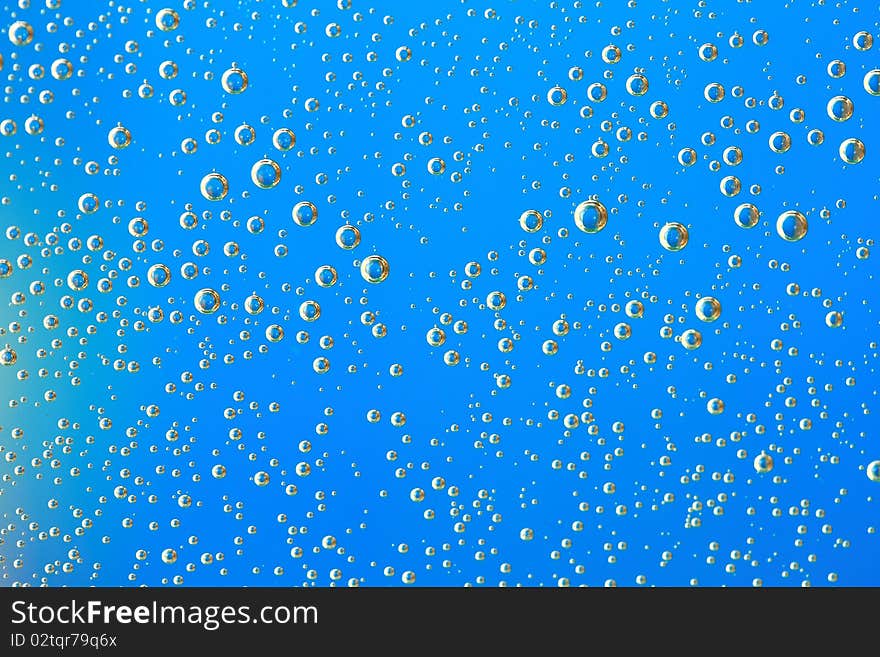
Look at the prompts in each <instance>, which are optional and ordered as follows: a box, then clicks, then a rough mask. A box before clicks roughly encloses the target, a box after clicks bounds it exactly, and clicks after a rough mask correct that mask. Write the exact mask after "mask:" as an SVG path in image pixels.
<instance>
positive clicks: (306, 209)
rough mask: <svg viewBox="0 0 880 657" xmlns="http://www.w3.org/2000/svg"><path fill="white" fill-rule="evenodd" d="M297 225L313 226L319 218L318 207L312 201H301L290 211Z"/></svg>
mask: <svg viewBox="0 0 880 657" xmlns="http://www.w3.org/2000/svg"><path fill="white" fill-rule="evenodd" d="M290 215H291V217H292V218H293V222H294V223H295V224H296V225H297V226H303V227H306V226H311V225H312V224H314V223H315V222H316V221H317V220H318V208H317V207H316V206H315V204H314V203H312V202H311V201H300V202H299V203H297V204H296V205H294V206H293V209H292V210H291V212H290Z"/></svg>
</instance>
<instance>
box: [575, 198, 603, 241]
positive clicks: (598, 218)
mask: <svg viewBox="0 0 880 657" xmlns="http://www.w3.org/2000/svg"><path fill="white" fill-rule="evenodd" d="M574 223H575V225H576V226H577V227H578V229H579V230H581V231H582V232H584V233H588V234H592V233H598V232H599V231H601V230H602V229H603V228H605V225H606V224H607V223H608V210H607V209H606V208H605V206H604V205H603V204H602V203H601V202H599V201H597V200H594V199H590V200H587V201H583V202H581V203H580V204H578V206H577V207H576V208H575V210H574Z"/></svg>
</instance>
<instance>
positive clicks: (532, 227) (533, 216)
mask: <svg viewBox="0 0 880 657" xmlns="http://www.w3.org/2000/svg"><path fill="white" fill-rule="evenodd" d="M519 226H520V228H522V229H523V230H524V231H525V232H527V233H537V232H538V231H539V230H541V228H542V227H543V226H544V217H543V216H542V215H541V213H540V212H538V211H537V210H526V211H525V212H523V213H522V214H521V215H520V216H519Z"/></svg>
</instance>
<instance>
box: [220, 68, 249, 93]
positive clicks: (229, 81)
mask: <svg viewBox="0 0 880 657" xmlns="http://www.w3.org/2000/svg"><path fill="white" fill-rule="evenodd" d="M220 85H221V86H222V87H223V91H225V92H226V93H228V94H240V93H242V92H244V91H245V89H247V87H248V76H247V73H245V72H244V71H242V70H241V69H240V68H237V67H235V66H233V67H232V68H230V69H227V70H226V71H224V73H223V75H222V76H221V78H220Z"/></svg>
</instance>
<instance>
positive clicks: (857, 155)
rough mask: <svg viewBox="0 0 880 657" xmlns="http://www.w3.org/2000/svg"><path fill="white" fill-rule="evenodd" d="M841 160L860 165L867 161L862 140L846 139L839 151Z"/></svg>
mask: <svg viewBox="0 0 880 657" xmlns="http://www.w3.org/2000/svg"><path fill="white" fill-rule="evenodd" d="M837 150H838V154H839V155H840V159H841V160H843V161H844V162H846V163H847V164H858V163H859V162H861V161H862V160H864V159H865V144H864V142H862V140H861V139H856V138H855V137H850V138H849V139H844V140H843V141H842V142H841V143H840V147H839V148H838V149H837Z"/></svg>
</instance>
